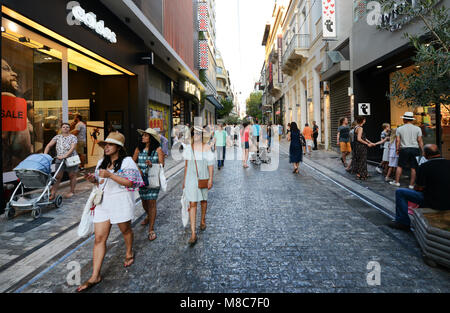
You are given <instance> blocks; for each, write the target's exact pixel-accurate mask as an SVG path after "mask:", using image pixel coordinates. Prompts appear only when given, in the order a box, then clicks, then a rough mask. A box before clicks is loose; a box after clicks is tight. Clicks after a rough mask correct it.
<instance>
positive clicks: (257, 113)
mask: <svg viewBox="0 0 450 313" xmlns="http://www.w3.org/2000/svg"><path fill="white" fill-rule="evenodd" d="M246 104H247V116H251V117H253V118H257V119H258V120H259V121H261V120H262V111H261V106H262V92H260V91H258V92H252V93H251V94H250V97H248V99H247V101H246Z"/></svg>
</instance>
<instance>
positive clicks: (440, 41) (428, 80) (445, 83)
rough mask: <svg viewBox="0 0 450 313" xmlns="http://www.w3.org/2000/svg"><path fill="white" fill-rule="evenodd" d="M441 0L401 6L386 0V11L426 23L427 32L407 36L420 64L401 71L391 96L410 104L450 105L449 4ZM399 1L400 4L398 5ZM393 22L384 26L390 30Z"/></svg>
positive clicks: (384, 10)
mask: <svg viewBox="0 0 450 313" xmlns="http://www.w3.org/2000/svg"><path fill="white" fill-rule="evenodd" d="M438 2H440V1H438V0H417V1H416V4H417V5H416V6H414V7H413V6H412V5H411V4H409V3H408V2H405V3H404V4H403V5H402V6H398V2H396V1H395V0H382V1H381V5H382V10H383V12H392V10H393V9H395V10H396V12H397V13H398V15H399V16H404V17H405V19H406V18H407V19H408V20H409V19H417V20H421V21H422V22H423V23H424V25H425V26H424V35H422V36H418V35H410V34H408V33H405V37H406V38H408V39H409V41H410V43H411V44H412V45H413V46H414V48H415V50H416V55H415V56H414V57H413V61H414V62H415V65H416V67H415V68H414V70H413V71H412V72H411V73H404V72H400V71H399V72H397V73H396V74H395V75H394V77H393V81H392V89H391V94H390V97H391V98H396V99H399V100H402V101H404V102H406V103H407V104H408V105H410V106H413V107H415V106H423V105H427V104H437V103H441V104H444V105H446V106H447V105H449V100H450V98H449V89H450V88H449V86H450V54H449V45H450V20H449V12H448V9H447V8H446V7H445V6H442V7H436V5H437V4H438ZM396 3H397V6H396ZM389 27H390V26H389V25H382V26H381V27H380V28H382V29H384V30H389Z"/></svg>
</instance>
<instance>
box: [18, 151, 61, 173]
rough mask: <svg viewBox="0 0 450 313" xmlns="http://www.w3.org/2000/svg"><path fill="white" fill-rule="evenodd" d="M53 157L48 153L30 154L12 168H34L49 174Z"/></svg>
mask: <svg viewBox="0 0 450 313" xmlns="http://www.w3.org/2000/svg"><path fill="white" fill-rule="evenodd" d="M52 160H53V158H52V157H51V156H50V155H48V154H32V155H30V156H29V157H28V158H26V159H25V160H23V161H22V162H20V164H19V165H18V166H17V167H16V168H15V169H14V170H15V171H17V170H32V171H33V170H35V171H41V172H44V173H46V174H51V172H52V169H51V166H52Z"/></svg>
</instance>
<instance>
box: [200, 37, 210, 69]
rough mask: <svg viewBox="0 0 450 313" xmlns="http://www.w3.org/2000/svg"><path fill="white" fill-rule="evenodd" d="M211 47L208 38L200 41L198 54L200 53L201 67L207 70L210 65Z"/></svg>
mask: <svg viewBox="0 0 450 313" xmlns="http://www.w3.org/2000/svg"><path fill="white" fill-rule="evenodd" d="M208 53H209V48H208V40H199V41H198V54H199V69H201V70H207V69H208V65H209V57H208Z"/></svg>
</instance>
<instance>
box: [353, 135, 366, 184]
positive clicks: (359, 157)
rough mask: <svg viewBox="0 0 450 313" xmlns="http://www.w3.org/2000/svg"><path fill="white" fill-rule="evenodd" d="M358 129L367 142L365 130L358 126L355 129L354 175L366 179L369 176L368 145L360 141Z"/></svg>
mask: <svg viewBox="0 0 450 313" xmlns="http://www.w3.org/2000/svg"><path fill="white" fill-rule="evenodd" d="M358 128H361V129H362V134H361V139H362V140H366V134H365V133H364V128H362V127H361V126H357V127H356V128H355V139H354V151H353V159H352V174H358V175H359V177H361V178H362V179H366V178H367V177H368V176H369V173H368V171H367V145H365V144H363V143H361V142H359V141H358V137H357V134H356V132H357V130H358Z"/></svg>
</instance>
